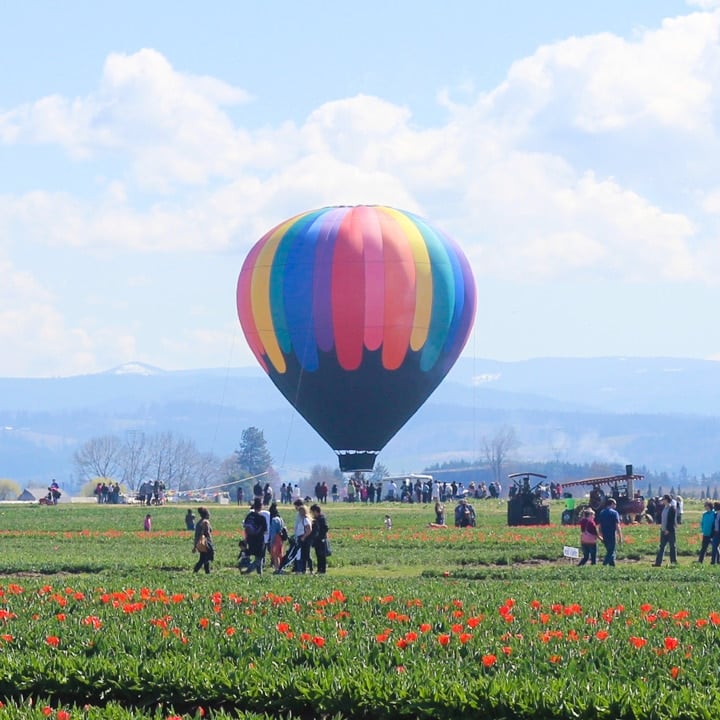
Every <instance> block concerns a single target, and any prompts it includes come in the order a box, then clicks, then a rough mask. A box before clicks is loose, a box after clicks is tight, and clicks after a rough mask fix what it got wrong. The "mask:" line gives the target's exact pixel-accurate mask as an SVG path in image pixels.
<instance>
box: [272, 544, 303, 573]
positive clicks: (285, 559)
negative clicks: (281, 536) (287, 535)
mask: <svg viewBox="0 0 720 720" xmlns="http://www.w3.org/2000/svg"><path fill="white" fill-rule="evenodd" d="M298 557H300V543H299V542H297V541H296V540H295V538H294V537H293V538H291V539H290V545H289V546H288V549H287V551H286V552H285V554H284V555H283V556H282V559H281V560H280V567H279V568H278V569H277V570H276V571H275V572H276V573H277V574H279V573H281V572H285V570H288V569H289V570H291V571H292V570H294V569H295V560H297V559H298Z"/></svg>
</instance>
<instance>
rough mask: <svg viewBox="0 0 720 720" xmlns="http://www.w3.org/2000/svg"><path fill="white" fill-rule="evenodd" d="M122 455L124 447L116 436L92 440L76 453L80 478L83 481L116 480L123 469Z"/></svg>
mask: <svg viewBox="0 0 720 720" xmlns="http://www.w3.org/2000/svg"><path fill="white" fill-rule="evenodd" d="M121 455H122V445H121V443H120V440H119V439H118V438H117V437H116V436H114V435H104V436H103V437H98V438H91V439H90V440H88V441H87V442H86V443H85V444H84V445H83V446H82V447H81V448H80V449H79V450H77V451H76V452H75V455H74V461H75V467H76V469H77V473H78V477H79V478H80V479H81V480H83V481H88V480H91V479H93V478H116V477H117V475H118V473H119V471H120V468H121Z"/></svg>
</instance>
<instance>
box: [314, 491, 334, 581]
mask: <svg viewBox="0 0 720 720" xmlns="http://www.w3.org/2000/svg"><path fill="white" fill-rule="evenodd" d="M310 512H311V513H312V517H313V534H312V537H313V539H312V544H313V547H314V548H315V558H316V560H317V567H316V568H315V570H316V572H317V573H318V575H324V574H325V570H326V568H327V535H328V530H329V529H330V528H329V527H328V523H327V518H326V517H325V515H324V514H323V511H322V508H321V507H320V506H319V505H311V506H310Z"/></svg>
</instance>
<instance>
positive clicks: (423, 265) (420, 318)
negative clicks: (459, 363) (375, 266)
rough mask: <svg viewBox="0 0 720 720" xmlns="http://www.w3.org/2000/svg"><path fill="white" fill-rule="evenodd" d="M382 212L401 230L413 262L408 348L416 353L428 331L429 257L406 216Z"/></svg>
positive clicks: (387, 210)
mask: <svg viewBox="0 0 720 720" xmlns="http://www.w3.org/2000/svg"><path fill="white" fill-rule="evenodd" d="M383 210H384V211H385V212H387V213H388V214H390V215H391V216H392V217H393V218H395V220H396V221H397V222H398V224H399V225H400V227H401V228H402V230H403V232H404V233H405V237H406V238H407V241H408V244H409V246H410V251H411V252H412V256H413V261H414V262H415V317H414V319H413V327H412V334H411V335H410V347H411V349H412V350H414V351H417V350H419V349H420V348H421V347H422V346H423V345H424V344H425V340H426V339H427V336H428V331H429V329H430V315H431V314H432V294H433V284H432V271H431V269H430V255H429V254H428V251H427V246H426V245H425V240H424V239H423V236H422V234H421V232H420V231H419V230H418V228H417V226H416V225H415V223H414V222H413V221H412V220H411V219H410V218H409V217H408V216H407V215H405V214H404V213H401V212H399V211H398V210H395V209H394V208H383Z"/></svg>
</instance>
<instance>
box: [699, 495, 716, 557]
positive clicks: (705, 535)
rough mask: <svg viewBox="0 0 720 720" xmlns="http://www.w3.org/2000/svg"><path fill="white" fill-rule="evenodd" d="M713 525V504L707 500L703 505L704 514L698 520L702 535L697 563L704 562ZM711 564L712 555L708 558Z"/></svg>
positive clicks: (710, 540)
mask: <svg viewBox="0 0 720 720" xmlns="http://www.w3.org/2000/svg"><path fill="white" fill-rule="evenodd" d="M714 525H715V510H713V504H712V503H711V502H710V501H709V500H708V501H707V502H706V503H705V512H704V513H703V514H702V517H701V518H700V532H701V533H702V542H701V543H700V552H699V554H698V559H697V561H698V562H699V563H701V562H702V561H703V560H705V553H706V552H707V549H708V547H710V543H711V542H712V536H713V527H714ZM710 561H711V562H712V555H711V557H710Z"/></svg>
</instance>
